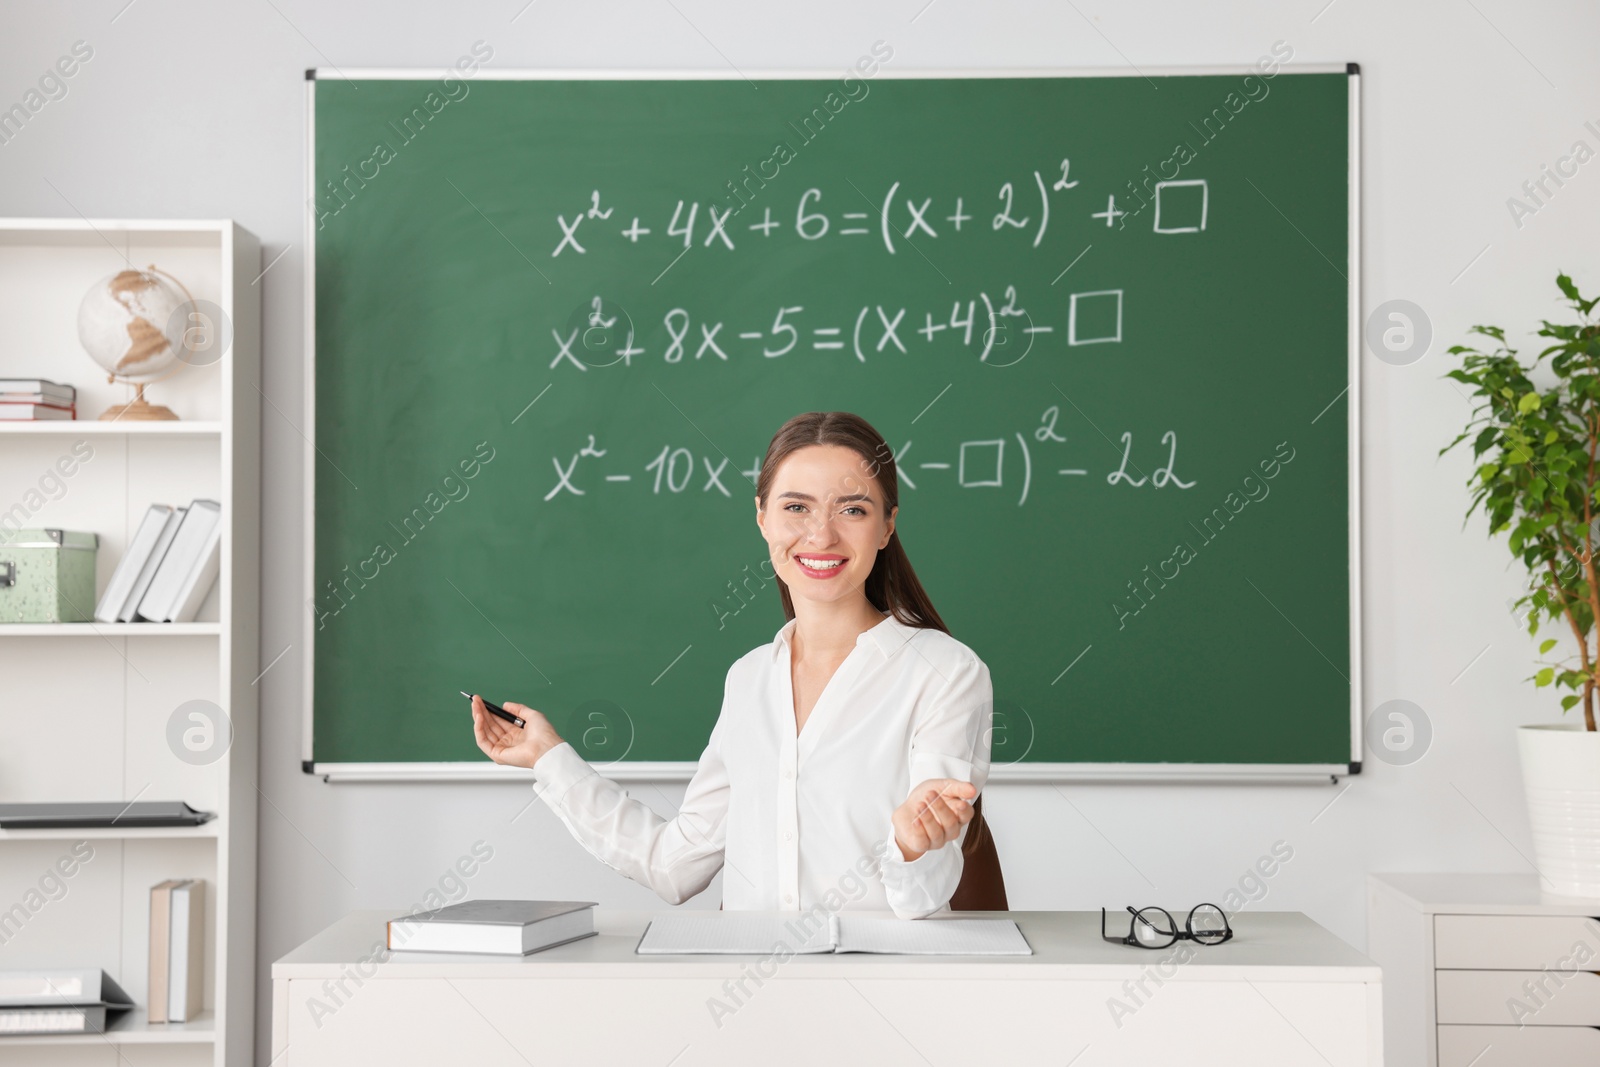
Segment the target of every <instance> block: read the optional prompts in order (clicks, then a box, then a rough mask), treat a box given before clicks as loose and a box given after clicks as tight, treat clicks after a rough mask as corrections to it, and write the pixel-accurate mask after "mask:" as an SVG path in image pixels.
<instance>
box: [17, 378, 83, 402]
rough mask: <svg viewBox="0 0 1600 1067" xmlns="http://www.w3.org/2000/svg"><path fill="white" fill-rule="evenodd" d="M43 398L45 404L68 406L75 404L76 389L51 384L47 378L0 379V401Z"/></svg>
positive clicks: (76, 397)
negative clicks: (34, 397) (33, 397)
mask: <svg viewBox="0 0 1600 1067" xmlns="http://www.w3.org/2000/svg"><path fill="white" fill-rule="evenodd" d="M32 396H38V397H43V398H44V401H45V402H46V403H50V404H63V405H67V406H70V405H72V404H74V403H76V402H77V399H78V389H77V387H76V386H72V385H62V384H61V383H60V382H52V381H51V380H50V379H49V378H0V399H12V398H15V399H19V400H20V399H25V398H27V397H32Z"/></svg>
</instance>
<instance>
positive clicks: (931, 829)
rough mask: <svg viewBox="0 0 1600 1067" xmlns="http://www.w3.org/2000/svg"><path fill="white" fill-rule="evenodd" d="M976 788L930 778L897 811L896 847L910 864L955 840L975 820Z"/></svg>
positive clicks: (967, 784) (895, 823)
mask: <svg viewBox="0 0 1600 1067" xmlns="http://www.w3.org/2000/svg"><path fill="white" fill-rule="evenodd" d="M977 795H978V788H977V786H975V785H973V784H972V783H971V782H962V781H958V780H957V779H954V778H930V779H928V780H927V781H926V782H923V783H922V784H921V785H919V786H917V787H916V788H915V789H913V790H912V791H911V795H910V796H909V797H907V798H906V802H905V803H904V804H901V805H900V806H899V807H898V808H896V809H895V810H894V838H895V844H897V845H899V846H900V855H902V856H904V857H905V859H906V862H907V863H909V862H911V861H913V860H915V859H918V858H919V857H921V856H922V854H923V853H925V852H932V851H933V850H934V849H936V848H942V847H943V846H945V845H946V844H948V843H950V842H951V841H954V840H955V839H956V838H957V837H959V836H960V834H961V828H962V827H963V826H965V825H966V824H967V823H969V822H971V821H972V803H971V801H972V799H973V798H974V797H976V796H977Z"/></svg>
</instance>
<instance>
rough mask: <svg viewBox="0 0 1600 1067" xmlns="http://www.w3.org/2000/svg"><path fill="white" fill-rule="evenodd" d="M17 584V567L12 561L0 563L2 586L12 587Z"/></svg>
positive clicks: (0, 581)
mask: <svg viewBox="0 0 1600 1067" xmlns="http://www.w3.org/2000/svg"><path fill="white" fill-rule="evenodd" d="M16 584H17V565H16V564H15V563H13V562H11V561H10V560H6V561H5V562H4V563H0V586H4V587H10V586H13V585H16Z"/></svg>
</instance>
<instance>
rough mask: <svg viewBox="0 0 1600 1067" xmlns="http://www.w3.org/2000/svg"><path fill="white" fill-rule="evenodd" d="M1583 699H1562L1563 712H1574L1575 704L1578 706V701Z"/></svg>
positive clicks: (1577, 697)
mask: <svg viewBox="0 0 1600 1067" xmlns="http://www.w3.org/2000/svg"><path fill="white" fill-rule="evenodd" d="M1582 699H1583V698H1582V697H1580V696H1576V695H1574V696H1570V697H1562V698H1561V710H1562V711H1571V710H1572V706H1573V705H1574V704H1576V703H1577V702H1578V701H1580V700H1582Z"/></svg>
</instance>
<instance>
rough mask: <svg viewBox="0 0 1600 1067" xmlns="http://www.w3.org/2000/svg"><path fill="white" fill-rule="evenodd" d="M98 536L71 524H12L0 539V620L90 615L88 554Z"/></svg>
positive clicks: (50, 619)
mask: <svg viewBox="0 0 1600 1067" xmlns="http://www.w3.org/2000/svg"><path fill="white" fill-rule="evenodd" d="M99 547H100V537H99V535H98V534H92V533H74V532H72V531H71V530H18V531H17V532H16V533H15V534H13V535H12V536H11V537H9V538H8V539H6V540H5V541H4V542H0V623H8V622H88V621H90V620H91V619H93V618H94V604H95V600H94V557H95V552H96V551H97V550H98V549H99Z"/></svg>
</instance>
